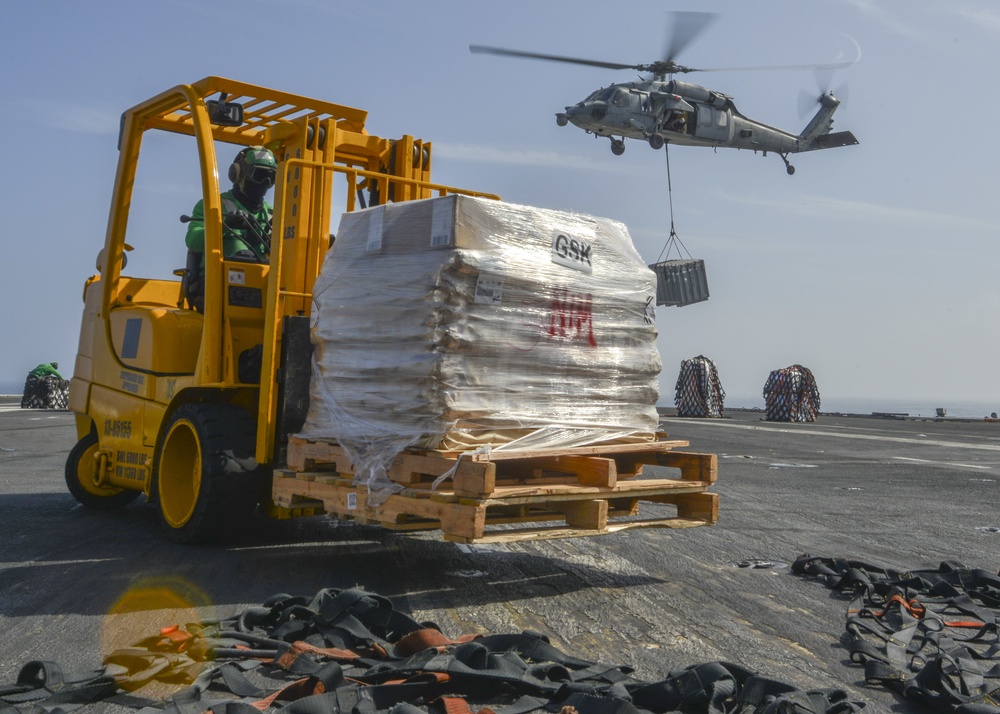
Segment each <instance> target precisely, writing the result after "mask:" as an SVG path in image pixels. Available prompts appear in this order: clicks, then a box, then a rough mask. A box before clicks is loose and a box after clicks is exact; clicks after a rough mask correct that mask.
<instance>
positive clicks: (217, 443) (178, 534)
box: [155, 404, 266, 543]
mask: <svg viewBox="0 0 1000 714" xmlns="http://www.w3.org/2000/svg"><path fill="white" fill-rule="evenodd" d="M255 432H256V423H255V421H254V419H253V418H252V417H251V416H250V414H249V413H248V412H246V411H245V410H243V409H241V408H239V407H236V406H232V405H229V404H185V405H184V406H182V407H180V408H179V409H177V411H176V412H174V414H173V415H172V416H171V418H170V421H169V423H168V424H167V428H166V429H165V430H164V432H163V433H164V436H163V439H162V441H161V443H160V444H159V445H158V449H157V458H156V487H155V492H156V499H157V503H158V506H159V511H160V521H161V522H162V523H163V525H164V528H165V530H166V533H167V537H168V538H169V539H170V540H172V541H174V542H175V543H204V542H208V541H213V540H218V539H220V538H221V537H222V536H223V535H225V534H228V533H231V532H234V531H237V530H239V529H240V526H242V525H246V524H248V523H249V522H250V521H251V520H252V519H253V517H254V510H255V508H256V506H257V504H258V502H259V501H260V499H261V496H262V491H263V484H264V473H266V471H265V469H263V468H261V467H259V466H258V464H257V462H256V460H255V459H254V450H255V448H256V434H255Z"/></svg>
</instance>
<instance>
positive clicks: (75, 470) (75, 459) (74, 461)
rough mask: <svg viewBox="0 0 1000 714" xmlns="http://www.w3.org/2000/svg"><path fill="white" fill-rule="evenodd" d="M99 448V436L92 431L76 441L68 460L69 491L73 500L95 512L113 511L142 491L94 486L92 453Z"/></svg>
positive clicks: (67, 481)
mask: <svg viewBox="0 0 1000 714" xmlns="http://www.w3.org/2000/svg"><path fill="white" fill-rule="evenodd" d="M97 448H98V440H97V434H96V433H95V432H93V431H91V432H89V433H88V434H87V435H86V436H84V437H83V438H82V439H80V440H79V441H78V442H76V446H74V447H73V448H72V449H70V452H69V456H67V457H66V488H68V489H69V492H70V493H71V494H73V498H75V499H76V500H77V501H79V502H80V503H82V504H83V505H84V506H86V507H87V508H92V509H93V510H95V511H111V510H114V509H116V508H122V507H123V506H127V505H128V504H130V503H131V502H132V501H134V500H135V499H136V498H138V496H139V494H140V493H142V491H131V490H128V489H122V488H113V487H99V486H97V485H95V484H94V483H93V475H94V470H95V469H96V464H95V463H94V457H93V452H94V451H95V450H96V449H97Z"/></svg>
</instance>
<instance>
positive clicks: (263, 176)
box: [247, 166, 274, 186]
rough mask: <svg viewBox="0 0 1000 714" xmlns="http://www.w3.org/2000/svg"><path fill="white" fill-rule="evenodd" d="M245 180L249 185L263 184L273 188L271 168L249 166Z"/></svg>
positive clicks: (272, 169) (272, 171)
mask: <svg viewBox="0 0 1000 714" xmlns="http://www.w3.org/2000/svg"><path fill="white" fill-rule="evenodd" d="M247 179H248V180H249V181H250V183H254V184H257V185H258V186H260V185H263V184H267V185H268V186H273V185H274V168H273V167H271V166H251V167H250V173H249V174H247Z"/></svg>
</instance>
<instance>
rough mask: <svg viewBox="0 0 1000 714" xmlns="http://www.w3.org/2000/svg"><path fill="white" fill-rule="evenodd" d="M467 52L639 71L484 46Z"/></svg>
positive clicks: (605, 63) (596, 61)
mask: <svg viewBox="0 0 1000 714" xmlns="http://www.w3.org/2000/svg"><path fill="white" fill-rule="evenodd" d="M469 51H470V52H473V53H476V54H491V55H503V56H505V57H525V58H528V59H540V60H548V61H549V62H568V63H569V64H583V65H588V66H590V67H604V68H605V69H640V66H639V65H634V64H621V63H619V62H602V61H600V60H589V59H581V58H578V57H563V56H562V55H548V54H542V53H540V52H523V51H521V50H508V49H504V48H502V47H487V46H486V45H469Z"/></svg>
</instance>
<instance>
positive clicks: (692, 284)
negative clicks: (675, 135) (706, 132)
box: [649, 144, 708, 307]
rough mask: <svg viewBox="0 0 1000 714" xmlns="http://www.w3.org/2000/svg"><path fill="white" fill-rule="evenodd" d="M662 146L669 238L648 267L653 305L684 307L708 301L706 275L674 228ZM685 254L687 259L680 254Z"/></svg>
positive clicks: (669, 188)
mask: <svg viewBox="0 0 1000 714" xmlns="http://www.w3.org/2000/svg"><path fill="white" fill-rule="evenodd" d="M663 149H664V154H665V155H666V157H667V196H668V197H669V199H670V237H669V238H667V243H666V245H664V246H663V250H662V251H660V255H659V257H658V258H657V259H656V262H655V263H653V264H652V265H650V266H649V267H650V269H651V270H652V271H653V272H654V273H656V304H657V305H667V306H675V307H684V306H685V305H691V304H693V303H696V302H703V301H705V300H708V277H707V276H706V274H705V261H704V260H700V259H698V258H692V257H691V253H689V252H688V249H687V246H685V245H684V243H683V242H681V239H680V237H679V236H678V235H677V231H676V230H675V229H674V191H673V186H672V185H671V183H670V150H669V144H664V146H663ZM674 251H677V258H675V259H673V260H672V259H671V258H670V254H671V253H672V252H674ZM682 251H683V252H682ZM685 253H686V254H687V258H685V257H684V254H685Z"/></svg>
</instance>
